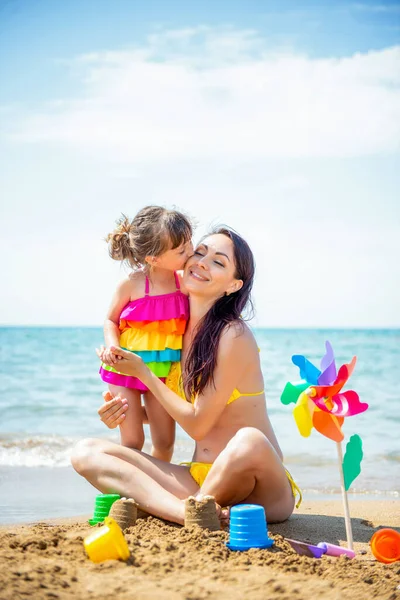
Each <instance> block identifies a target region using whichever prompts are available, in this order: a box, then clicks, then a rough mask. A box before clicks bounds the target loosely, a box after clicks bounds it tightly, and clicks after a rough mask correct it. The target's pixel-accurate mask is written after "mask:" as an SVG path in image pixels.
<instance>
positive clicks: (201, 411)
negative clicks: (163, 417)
mask: <svg viewBox="0 0 400 600" xmlns="http://www.w3.org/2000/svg"><path fill="white" fill-rule="evenodd" d="M253 346H254V344H251V342H250V340H249V339H248V337H247V336H244V335H242V334H238V333H237V331H235V328H234V327H231V328H229V329H227V330H226V331H225V332H224V334H223V335H222V337H221V340H220V343H219V348H218V356H217V367H216V370H215V372H214V381H215V388H214V386H213V385H212V384H211V385H209V386H207V388H206V390H205V391H204V392H203V393H202V394H201V395H200V396H198V397H197V399H196V401H195V403H194V404H191V403H190V402H185V401H183V400H182V398H181V397H180V396H178V395H177V394H176V393H175V392H173V391H172V390H170V389H169V388H167V386H166V385H165V384H164V383H162V381H160V380H159V378H158V377H156V376H155V375H154V374H153V373H152V372H151V371H150V369H148V367H147V366H146V365H145V364H144V363H143V361H142V359H141V358H140V357H139V356H137V355H135V354H133V353H131V352H125V351H123V350H121V349H120V348H112V349H111V350H112V351H113V352H114V353H115V355H116V356H119V357H121V358H118V359H117V364H118V370H119V371H121V372H122V373H125V374H126V375H133V376H135V377H138V378H139V379H140V380H141V381H143V383H144V384H145V385H146V386H147V387H148V388H149V390H150V391H151V392H152V393H153V394H154V395H155V396H156V398H157V400H158V401H159V402H160V404H161V405H162V406H163V407H164V408H165V410H166V411H167V412H168V413H169V414H170V415H171V417H172V418H173V419H174V420H175V421H177V422H178V423H179V425H180V426H181V427H182V428H183V429H184V430H185V431H186V432H187V433H188V434H189V435H190V437H191V438H193V439H194V440H196V441H199V440H201V439H203V438H204V437H205V436H206V435H207V433H208V432H209V431H210V430H211V429H212V428H213V427H214V425H215V423H216V422H217V421H218V419H219V418H220V416H221V414H222V412H223V411H224V409H225V407H226V404H227V401H228V399H229V398H230V396H231V394H232V392H233V390H234V388H235V387H236V384H237V382H238V381H239V380H240V378H241V375H242V373H243V372H244V369H245V368H246V363H244V361H243V356H246V359H247V360H248V361H249V362H250V361H251V358H252V354H253V353H254V351H257V350H256V348H254V347H253ZM248 357H250V358H248Z"/></svg>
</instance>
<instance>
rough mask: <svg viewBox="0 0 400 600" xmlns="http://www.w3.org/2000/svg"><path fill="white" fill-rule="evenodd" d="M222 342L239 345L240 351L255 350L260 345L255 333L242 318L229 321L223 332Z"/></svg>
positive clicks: (234, 345)
mask: <svg viewBox="0 0 400 600" xmlns="http://www.w3.org/2000/svg"><path fill="white" fill-rule="evenodd" d="M221 342H222V344H224V345H227V346H231V347H237V348H238V349H239V350H240V351H243V350H246V351H255V352H257V353H258V346H257V342H256V339H255V337H254V333H253V332H252V330H251V329H250V327H249V326H248V325H247V323H245V321H243V320H242V319H237V320H236V321H233V322H232V323H228V324H227V325H226V327H225V329H224V331H223V332H222V336H221Z"/></svg>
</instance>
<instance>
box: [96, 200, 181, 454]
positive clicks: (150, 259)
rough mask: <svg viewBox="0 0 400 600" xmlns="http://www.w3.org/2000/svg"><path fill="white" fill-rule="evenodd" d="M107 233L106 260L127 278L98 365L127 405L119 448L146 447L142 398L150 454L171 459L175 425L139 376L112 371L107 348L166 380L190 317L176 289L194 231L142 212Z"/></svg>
mask: <svg viewBox="0 0 400 600" xmlns="http://www.w3.org/2000/svg"><path fill="white" fill-rule="evenodd" d="M117 225H118V226H117V228H116V229H115V230H114V231H113V232H112V233H110V234H109V235H108V237H107V241H108V242H109V252H110V256H111V258H113V259H115V260H122V261H126V262H127V263H128V264H129V266H130V267H131V268H132V273H131V274H130V276H129V277H128V278H127V279H125V280H124V281H122V283H120V284H119V286H118V287H117V290H116V292H115V294H114V297H113V299H112V301H111V306H110V309H109V311H108V314H107V316H106V320H105V324H104V338H105V345H106V350H105V351H104V354H103V358H104V360H105V359H109V362H110V361H111V363H112V364H113V365H114V366H107V365H106V364H105V363H103V364H102V366H101V367H100V375H101V377H102V379H103V381H105V382H107V383H108V384H109V390H110V393H111V394H112V396H117V395H120V396H121V397H122V398H125V399H126V401H127V404H128V410H127V411H126V417H125V419H124V420H123V421H122V422H121V423H120V432H121V444H122V445H123V446H128V447H130V448H136V449H137V450H141V449H142V447H143V444H144V432H143V409H142V406H141V395H142V394H143V396H144V404H145V409H146V413H147V419H148V422H149V425H150V432H151V439H152V452H151V454H152V456H154V457H156V458H160V459H162V460H166V461H170V460H171V457H172V453H173V447H174V441H175V421H174V420H173V419H172V418H171V417H170V416H169V414H168V413H167V412H166V410H165V409H164V408H163V407H162V406H161V404H160V403H159V402H158V401H157V400H156V398H154V396H153V395H152V394H151V393H150V392H149V391H148V388H147V387H146V386H145V385H144V384H143V383H142V382H141V381H140V380H139V379H137V378H136V377H131V376H129V375H124V374H123V373H120V372H118V370H117V368H116V367H117V361H116V360H115V357H114V360H113V357H112V355H111V353H110V351H109V348H110V346H120V347H121V348H124V349H126V350H130V351H132V352H135V353H136V354H138V355H140V356H141V357H142V359H143V361H144V362H145V363H147V366H148V367H149V368H150V369H151V371H153V373H154V374H155V375H157V377H160V379H161V380H162V381H165V378H166V377H167V375H168V373H169V370H170V368H171V363H172V362H174V361H177V360H179V359H180V351H181V348H182V335H183V333H184V330H185V326H186V322H187V320H188V317H189V302H188V297H187V296H186V295H185V294H183V292H182V291H181V289H180V280H179V277H178V274H177V271H178V270H180V269H182V268H183V267H184V265H185V263H186V261H187V259H188V258H189V256H191V255H192V254H193V246H192V242H191V237H192V227H191V224H190V222H189V220H188V219H187V218H186V217H185V216H184V215H183V214H182V213H180V212H178V211H175V210H167V209H165V208H163V207H161V206H146V207H145V208H143V209H142V210H141V211H140V212H139V213H138V214H137V215H136V217H135V218H134V219H133V221H132V222H130V221H129V219H127V218H126V217H125V216H123V217H122V218H121V219H120V220H119V221H118V222H117Z"/></svg>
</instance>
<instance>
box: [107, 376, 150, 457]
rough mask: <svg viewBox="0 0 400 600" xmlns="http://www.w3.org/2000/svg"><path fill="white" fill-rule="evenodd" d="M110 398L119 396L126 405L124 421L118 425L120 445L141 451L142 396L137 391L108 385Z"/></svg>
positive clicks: (142, 442)
mask: <svg viewBox="0 0 400 600" xmlns="http://www.w3.org/2000/svg"><path fill="white" fill-rule="evenodd" d="M109 390H110V392H111V394H112V396H121V398H124V399H125V400H126V403H127V404H128V410H127V411H126V414H125V419H124V420H123V421H122V422H121V423H120V426H119V430H120V434H121V444H122V445H123V446H126V447H127V448H135V449H136V450H141V449H142V448H143V444H144V431H143V409H142V404H141V402H142V395H141V392H140V391H139V390H133V389H130V388H125V387H120V386H117V385H109Z"/></svg>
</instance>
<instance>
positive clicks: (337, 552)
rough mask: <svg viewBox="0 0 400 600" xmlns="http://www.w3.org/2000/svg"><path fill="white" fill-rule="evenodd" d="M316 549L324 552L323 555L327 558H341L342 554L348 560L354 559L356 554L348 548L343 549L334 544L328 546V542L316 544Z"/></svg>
mask: <svg viewBox="0 0 400 600" xmlns="http://www.w3.org/2000/svg"><path fill="white" fill-rule="evenodd" d="M317 546H318V548H321V549H322V550H324V554H327V555H328V556H341V555H342V554H344V555H346V556H348V557H349V558H354V557H355V555H356V553H355V552H354V550H350V548H343V547H342V546H335V544H328V542H320V543H319V544H317Z"/></svg>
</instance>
